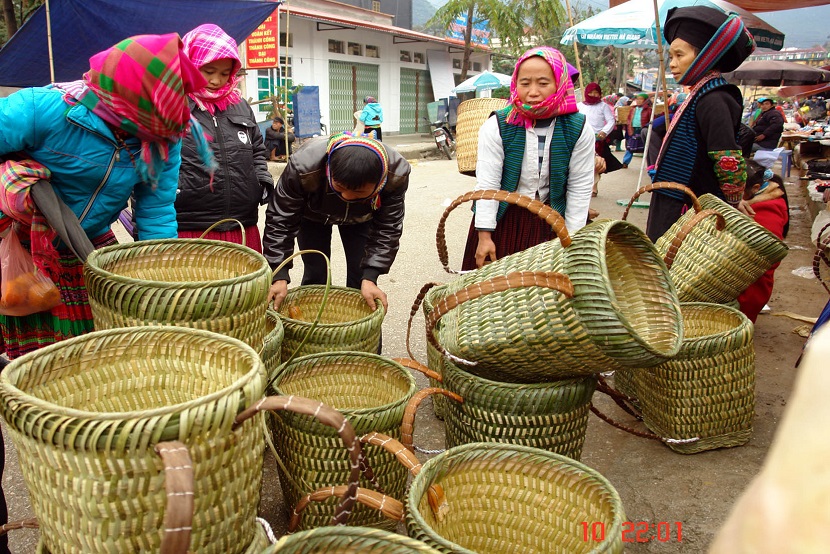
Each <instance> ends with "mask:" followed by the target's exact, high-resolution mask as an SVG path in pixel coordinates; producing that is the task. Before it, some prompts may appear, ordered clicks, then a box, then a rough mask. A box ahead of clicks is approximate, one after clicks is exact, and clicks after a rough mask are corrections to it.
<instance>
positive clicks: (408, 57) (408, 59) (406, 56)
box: [401, 50, 412, 62]
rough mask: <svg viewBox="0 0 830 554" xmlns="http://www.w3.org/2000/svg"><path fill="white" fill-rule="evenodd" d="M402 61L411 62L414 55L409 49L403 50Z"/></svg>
mask: <svg viewBox="0 0 830 554" xmlns="http://www.w3.org/2000/svg"><path fill="white" fill-rule="evenodd" d="M401 61H402V62H411V61H412V56H411V55H410V54H409V51H408V50H401Z"/></svg>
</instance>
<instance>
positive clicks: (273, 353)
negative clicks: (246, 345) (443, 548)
mask: <svg viewBox="0 0 830 554" xmlns="http://www.w3.org/2000/svg"><path fill="white" fill-rule="evenodd" d="M265 332H266V335H265V342H264V343H263V345H262V353H261V356H262V363H264V364H265V372H266V373H267V374H268V380H269V381H270V380H271V379H272V378H273V377H274V375H275V374H276V372H277V369H278V368H279V366H280V362H281V361H282V341H283V339H284V338H285V328H284V327H283V326H282V320H281V319H280V316H279V314H278V313H277V312H275V311H274V310H271V309H268V310H266V312H265Z"/></svg>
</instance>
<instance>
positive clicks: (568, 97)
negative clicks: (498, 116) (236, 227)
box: [507, 46, 578, 128]
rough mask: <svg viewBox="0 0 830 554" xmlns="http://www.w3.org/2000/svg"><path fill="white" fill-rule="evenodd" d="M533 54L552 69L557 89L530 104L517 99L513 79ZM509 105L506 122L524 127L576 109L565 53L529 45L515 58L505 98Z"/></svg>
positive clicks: (515, 80) (514, 79)
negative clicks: (526, 49) (508, 96)
mask: <svg viewBox="0 0 830 554" xmlns="http://www.w3.org/2000/svg"><path fill="white" fill-rule="evenodd" d="M532 56H540V57H541V58H543V59H544V60H545V61H546V62H548V64H549V65H550V68H551V69H552V70H553V78H554V80H555V82H556V92H554V93H553V94H551V95H550V96H548V97H547V98H545V99H544V100H543V101H542V102H540V103H539V104H536V105H535V106H531V105H530V104H525V103H523V102H522V101H521V100H520V99H519V94H518V90H517V86H516V82H517V79H518V76H519V67H520V66H521V65H522V63H523V62H524V61H525V60H527V59H528V58H530V57H532ZM508 102H509V103H510V106H511V107H512V109H511V110H510V113H509V114H508V116H507V122H508V123H512V124H513V125H521V126H523V127H525V128H529V127H532V126H533V122H534V121H535V120H537V119H548V118H551V117H557V116H560V115H565V114H569V113H576V112H577V111H578V109H577V106H576V96H574V85H573V82H572V81H571V78H570V76H569V75H568V65H567V62H566V61H565V56H563V55H562V53H561V52H560V51H559V50H556V49H555V48H551V47H550V46H538V47H536V48H531V49H530V50H528V51H527V52H525V53H524V54H522V57H521V58H519V61H517V62H516V68H515V69H514V70H513V79H512V80H511V81H510V99H509V100H508Z"/></svg>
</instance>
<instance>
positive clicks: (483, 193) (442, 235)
mask: <svg viewBox="0 0 830 554" xmlns="http://www.w3.org/2000/svg"><path fill="white" fill-rule="evenodd" d="M472 200H498V201H499V202H507V203H508V204H514V205H516V206H519V207H522V208H525V209H527V210H528V211H530V212H531V213H533V214H536V215H537V216H538V217H539V218H540V219H543V220H545V222H546V223H548V224H549V225H550V226H551V228H552V229H553V231H554V232H555V233H556V236H557V237H559V241H560V242H561V243H562V246H564V247H568V246H570V244H571V237H570V235H569V234H568V230H567V229H566V228H565V218H563V217H562V216H561V215H560V214H559V212H557V211H556V210H554V209H553V208H551V207H550V206H548V205H547V204H545V203H544V202H540V201H539V200H534V199H532V198H530V197H529V196H524V195H522V194H519V193H518V192H507V191H504V190H475V191H471V192H468V193H466V194H462V195H461V196H459V197H458V198H456V199H455V200H453V201H452V203H451V204H450V205H449V206H447V209H445V210H444V213H443V214H442V215H441V220H440V221H439V222H438V230H437V231H436V233H435V244H436V246H437V247H438V259H439V260H441V265H443V266H444V271H446V272H447V273H461V271H457V270H454V269H450V266H449V263H450V262H449V258H450V255H449V252H448V251H447V239H446V232H445V228H446V224H447V217H449V215H450V212H451V211H453V210H454V209H455V208H457V207H458V206H460V205H461V204H463V203H464V202H468V201H472Z"/></svg>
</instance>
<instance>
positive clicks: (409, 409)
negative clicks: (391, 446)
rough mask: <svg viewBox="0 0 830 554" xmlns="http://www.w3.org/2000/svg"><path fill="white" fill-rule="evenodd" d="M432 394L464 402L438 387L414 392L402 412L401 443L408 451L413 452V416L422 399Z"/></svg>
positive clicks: (457, 396)
mask: <svg viewBox="0 0 830 554" xmlns="http://www.w3.org/2000/svg"><path fill="white" fill-rule="evenodd" d="M433 394H443V395H444V396H446V397H447V398H451V399H453V400H455V401H456V402H464V399H463V398H461V397H460V396H459V395H457V394H455V393H454V392H450V391H448V390H446V389H441V388H438V387H428V388H425V389H421V390H419V391H418V392H416V393H415V394H414V395H413V396H412V398H410V399H409V402H408V403H407V404H406V409H405V410H404V412H403V422H402V423H401V443H402V444H403V445H404V446H405V447H406V448H408V449H409V450H410V451H412V450H413V449H412V435H413V433H414V432H415V414H416V413H417V412H418V406H420V405H421V402H422V401H423V400H424V398H426V397H427V396H430V395H433Z"/></svg>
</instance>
